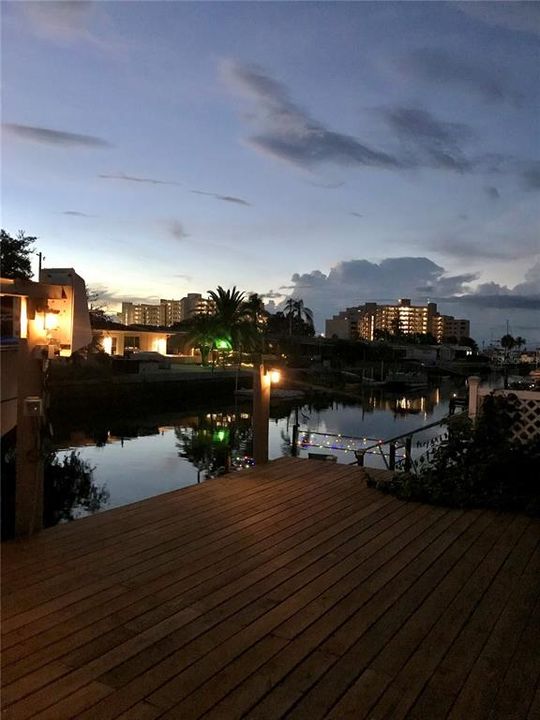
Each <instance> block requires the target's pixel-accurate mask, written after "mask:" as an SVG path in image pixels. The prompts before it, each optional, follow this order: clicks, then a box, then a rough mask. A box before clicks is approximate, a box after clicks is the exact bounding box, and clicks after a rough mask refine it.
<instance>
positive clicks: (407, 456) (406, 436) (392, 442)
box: [295, 415, 452, 471]
mask: <svg viewBox="0 0 540 720" xmlns="http://www.w3.org/2000/svg"><path fill="white" fill-rule="evenodd" d="M450 417H452V416H451V415H445V416H444V417H442V418H440V419H439V420H437V421H435V422H432V423H429V424H428V425H422V427H419V428H416V429H414V430H409V432H406V433H402V434H401V435H395V436H394V437H392V438H389V439H388V440H377V442H375V443H374V444H373V445H368V446H367V447H366V448H362V449H359V450H353V452H354V455H355V457H356V461H355V462H353V463H350V465H362V466H363V464H364V456H365V455H366V454H374V451H376V450H378V451H379V453H380V455H381V457H382V459H383V461H384V464H385V465H386V467H387V468H388V470H395V468H396V459H397V462H398V464H399V463H401V462H403V463H404V469H405V471H408V470H410V469H411V467H413V466H414V465H415V463H414V460H413V458H412V436H413V435H416V433H419V432H423V431H424V430H429V429H430V428H433V427H437V426H438V425H442V424H443V422H444V421H446V420H448V419H449V418H450ZM299 432H303V433H305V434H309V435H324V436H325V437H328V436H329V435H330V436H332V437H335V438H342V439H344V440H361V441H362V442H366V441H367V440H374V439H375V438H364V437H358V436H357V435H342V434H340V433H328V432H326V433H323V432H317V431H311V430H309V429H308V430H301V429H300V428H299V427H298V426H297V427H296V433H295V435H296V437H297V436H298V433H299ZM400 440H405V442H404V443H403V444H401V445H400V446H399V447H400V448H404V450H405V453H404V455H401V456H396V447H397V443H398V442H399V441H400ZM384 445H389V446H390V448H389V453H388V461H387V459H386V455H385V453H384V452H383V450H382V448H383V446H384ZM334 449H337V450H339V449H340V448H334Z"/></svg>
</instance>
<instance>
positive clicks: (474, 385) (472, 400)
mask: <svg viewBox="0 0 540 720" xmlns="http://www.w3.org/2000/svg"><path fill="white" fill-rule="evenodd" d="M467 382H468V385H469V417H470V418H475V417H476V415H477V414H478V388H479V386H480V378H479V377H478V375H471V377H469V378H468V380H467Z"/></svg>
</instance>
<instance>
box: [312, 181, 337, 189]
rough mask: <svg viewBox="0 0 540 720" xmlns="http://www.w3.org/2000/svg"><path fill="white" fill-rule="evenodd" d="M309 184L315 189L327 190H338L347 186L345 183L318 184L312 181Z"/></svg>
mask: <svg viewBox="0 0 540 720" xmlns="http://www.w3.org/2000/svg"><path fill="white" fill-rule="evenodd" d="M307 182H308V184H309V185H313V187H318V188H324V189H325V190H337V188H340V187H343V186H344V185H345V182H333V183H332V182H330V183H317V182H313V181H312V180H308V181H307Z"/></svg>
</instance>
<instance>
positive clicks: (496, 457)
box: [381, 394, 540, 515]
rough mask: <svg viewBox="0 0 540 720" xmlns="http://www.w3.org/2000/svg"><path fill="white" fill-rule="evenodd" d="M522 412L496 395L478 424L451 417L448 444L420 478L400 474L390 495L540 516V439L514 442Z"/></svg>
mask: <svg viewBox="0 0 540 720" xmlns="http://www.w3.org/2000/svg"><path fill="white" fill-rule="evenodd" d="M517 412H518V406H517V402H516V397H515V396H512V395H510V396H497V395H493V394H492V395H489V396H488V397H486V398H485V400H484V403H483V406H482V412H481V414H480V415H479V417H478V419H477V421H476V422H475V423H473V422H472V421H471V420H470V418H469V417H468V416H467V415H466V414H465V413H463V414H461V415H456V416H453V417H451V418H449V419H448V420H447V424H448V435H447V439H446V440H444V441H443V442H442V443H441V444H440V445H439V446H438V447H437V448H436V449H435V450H434V451H432V453H431V454H430V455H429V456H428V457H423V458H421V459H420V461H419V463H418V470H417V472H416V474H413V473H411V472H409V473H403V474H400V475H397V476H396V477H395V478H394V480H393V481H392V482H390V483H387V484H386V490H387V491H389V492H392V493H394V494H395V495H397V496H398V497H400V498H402V499H408V500H419V501H422V502H428V503H432V504H437V505H448V506H451V507H488V508H494V509H497V510H523V511H525V512H528V513H530V514H534V515H538V514H540V481H539V480H538V475H539V473H538V468H539V467H540V438H537V439H535V440H533V441H530V442H528V443H522V442H519V441H516V440H514V439H513V438H512V432H511V428H512V425H513V423H514V421H515V416H516V413H517ZM381 489H382V488H381Z"/></svg>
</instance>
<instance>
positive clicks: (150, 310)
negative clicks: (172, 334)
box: [120, 302, 165, 325]
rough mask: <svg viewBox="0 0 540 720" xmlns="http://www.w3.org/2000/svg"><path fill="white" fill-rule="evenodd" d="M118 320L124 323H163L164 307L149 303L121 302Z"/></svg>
mask: <svg viewBox="0 0 540 720" xmlns="http://www.w3.org/2000/svg"><path fill="white" fill-rule="evenodd" d="M120 322H122V323H123V324H124V325H165V308H164V307H163V306H162V305H151V304H149V303H132V302H123V303H122V311H121V313H120Z"/></svg>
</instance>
